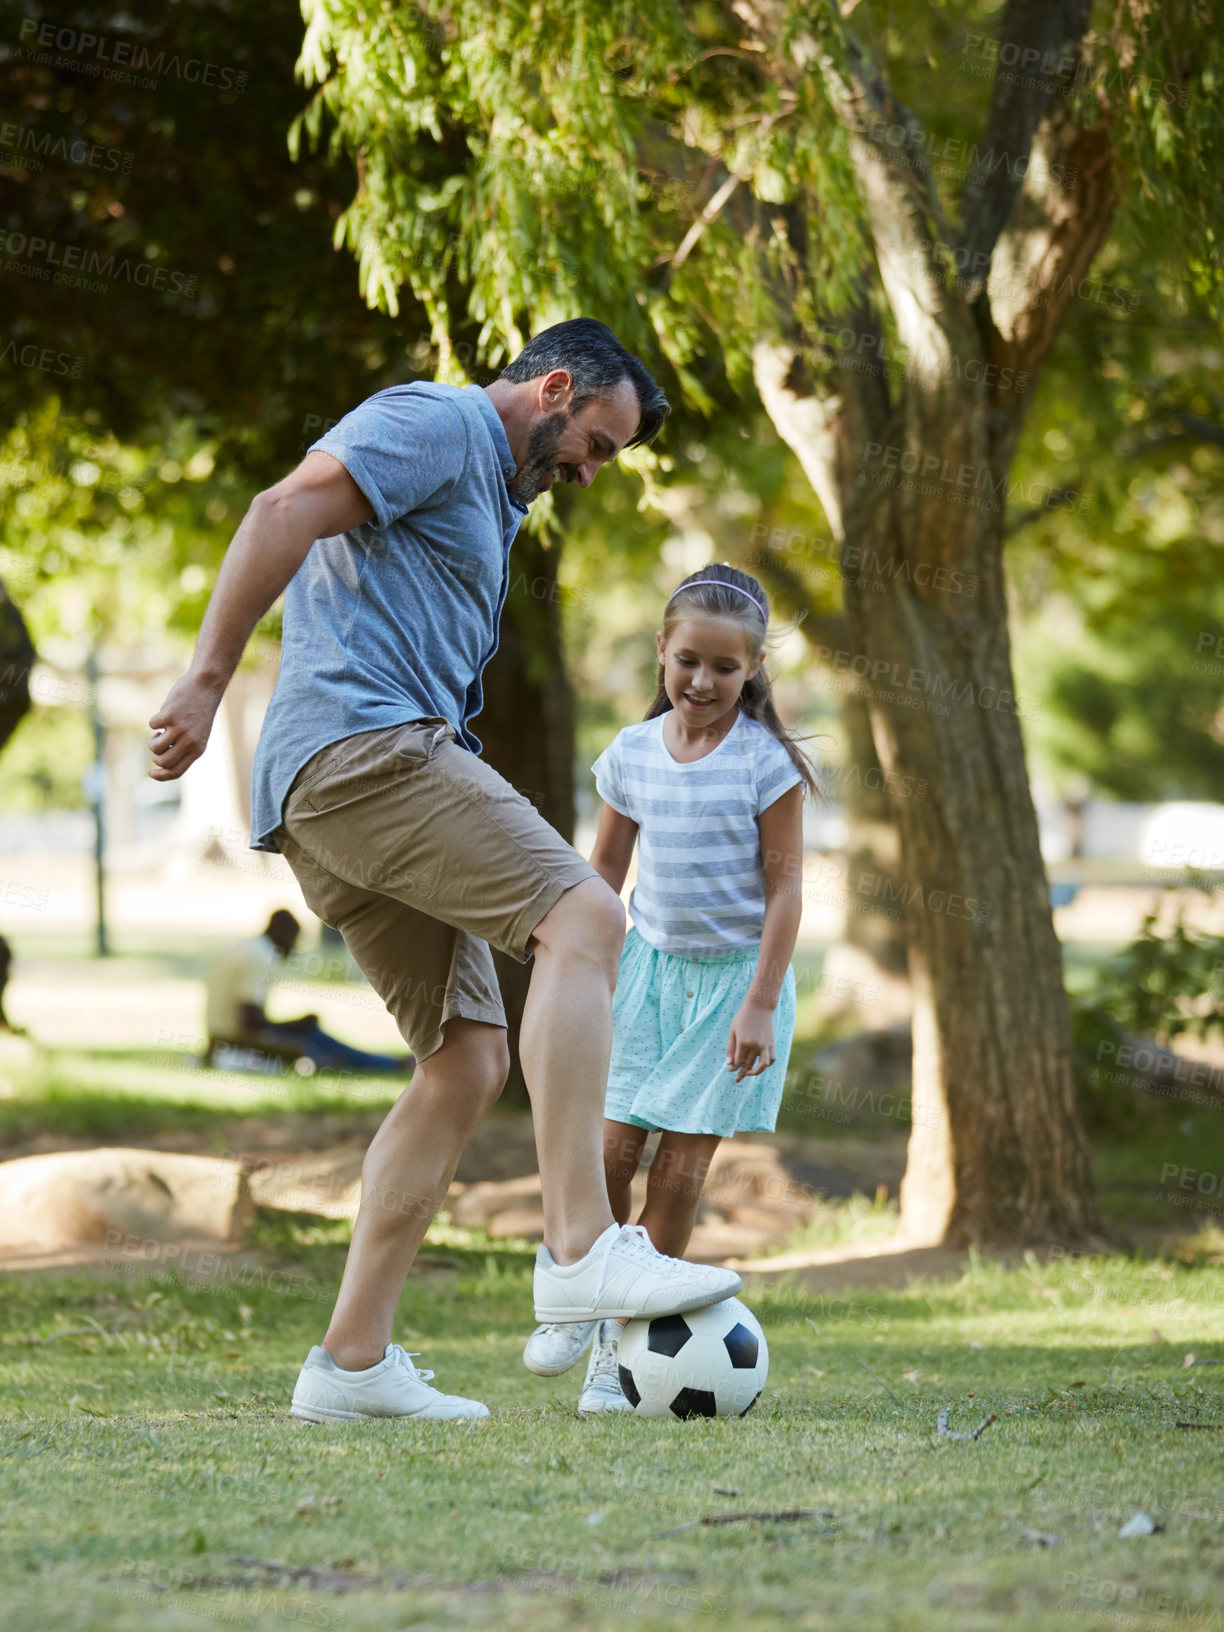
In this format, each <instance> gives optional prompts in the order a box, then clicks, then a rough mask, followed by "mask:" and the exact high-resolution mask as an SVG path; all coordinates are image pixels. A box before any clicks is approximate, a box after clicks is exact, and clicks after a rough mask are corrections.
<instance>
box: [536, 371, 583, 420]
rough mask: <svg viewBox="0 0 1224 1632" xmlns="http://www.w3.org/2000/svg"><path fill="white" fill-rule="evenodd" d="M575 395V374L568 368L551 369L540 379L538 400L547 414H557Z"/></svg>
mask: <svg viewBox="0 0 1224 1632" xmlns="http://www.w3.org/2000/svg"><path fill="white" fill-rule="evenodd" d="M573 395H574V376H573V375H572V374H571V373H570V371H569V369H568V368H554V369H550V370H549V372H548V373H547V374H545V375H544V376H543V377H542V378H541V380H540V388H539V392H538V400H539V404H540V409H541V411H542V412H543V413H546V414H555V413H557V411H558V410H559V409H562V408H564V407H565V405H566V403H567V402H569V400H570V398H571V397H572V396H573Z"/></svg>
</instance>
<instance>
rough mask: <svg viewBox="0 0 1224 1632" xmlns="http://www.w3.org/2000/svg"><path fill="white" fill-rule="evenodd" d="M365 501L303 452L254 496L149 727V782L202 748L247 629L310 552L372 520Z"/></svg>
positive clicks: (182, 765)
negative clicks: (186, 660) (181, 669)
mask: <svg viewBox="0 0 1224 1632" xmlns="http://www.w3.org/2000/svg"><path fill="white" fill-rule="evenodd" d="M373 515H374V512H373V510H372V509H371V507H370V501H369V500H368V499H367V498H366V496H365V494H364V493H363V492H362V491H361V489H360V488H359V487H358V486H357V483H356V482H355V481H354V480H353V478H352V477H351V476H350V475H349V473H348V471H347V470H346V469H345V468H344V466H343V465H342V464H341V463H340V461H339V460H338V459H333V458H332V456H331V454H330V453H308V454H307V455H306V457H305V459H303V460H302V462H301V464H300V465H299V466H298V467H297V469H296V470H294V471H291V472H290V473H289V475H288V476H286V477H285V479H284V480H283V481H280V482H277V484H276V486H275V487H270V488H268V490H267V492H265V493H257V494H256V495H255V497H254V498H253V499H252V500H251V507H250V509H249V510H248V511H247V513H246V515H245V516H244V517H243V519H242V524H241V526H240V527H239V528H238V531H237V532H236V533H235V534H234V537H233V540H232V542H231V543H230V547H229V549H228V550H227V551H226V552H225V560H224V561H223V562H222V563H221V571H220V572H219V573H218V574H217V582H216V584H215V585H214V586H213V592H212V595H211V596H210V597H209V602H208V610H207V612H205V614H204V621H203V622H202V623H201V624H200V634H199V638H198V639H197V641H196V649H195V656H194V657H193V659H192V663H191V669H190V672H189V673H187V674H186V675H184V676H183V678H182V679H181V680H180V681H179V682H178V684H177V685H176V686H174V687H173V688H172V689H171V692H170V695H169V696H168V697H167V698H166V700H165V702H164V703H163V704H162V707H161V711H160V713H157V714H154V716H153V718H152V719H151V720H150V721H149V724H150V725H151V726H152V727H153V729H154V731H156V732H157V735H156V736H155V737H154V738H153V740H152V741H151V742H150V744H149V747H150V749H151V750H152V753H153V759H154V761H155V768H154V769H153V770H151V771H150V772H149V775H150V776H151V777H152V778H153V780H154V781H155V782H173V781H174V780H175V779H176V778H177V777H180V776H182V774H183V772H184V771H185V770H187V769H188V767H189V766H191V765H194V764H195V762H196V760H197V759H199V757H200V755H201V754H202V753H203V752H204V749H205V748H206V747H207V746H208V735H209V732H210V731H211V730H212V722H213V716H214V715H215V714H216V712H217V705H218V704H219V703H220V701H221V696H222V693H223V692H224V690H225V688H226V686H227V685H228V684H229V679H230V676H231V675H232V674H233V672H234V670H235V669H236V668H237V667H238V662H239V659H240V658H241V656H242V654H243V651H244V650H245V648H246V643H247V641H248V640H249V639H250V636H251V631H252V629H254V627H255V625H256V624H257V623H258V622H259V620H260V618H262V617H263V615H264V613H265V612H266V611H267V610H268V608H269V607H270V606H271V605H272V602H273V601H274V600H275V599H276V597H277V596H278V595H279V594H280V593H281V591H282V590H283V589H284V587H285V585H286V584H287V583H288V582H289V580H290V579H291V578H292V577H293V575H294V573H295V572H296V571H297V570H298V568H299V567H300V566H301V564H302V562H303V561H304V560H305V559H306V557H307V555H308V554H309V553H310V547H311V545H312V544H313V543H314V541H315V539H316V538H331V537H332V536H333V535H334V534H336V533H346V532H348V531H349V530H350V529H351V528H353V527H358V526H360V525H361V524H362V523H363V522H367V521H370V520H372V519H373Z"/></svg>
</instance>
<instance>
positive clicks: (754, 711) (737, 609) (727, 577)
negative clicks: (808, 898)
mask: <svg viewBox="0 0 1224 1632" xmlns="http://www.w3.org/2000/svg"><path fill="white" fill-rule="evenodd" d="M728 585H731V586H733V587H731V588H728V587H727V586H728ZM737 591H744V592H746V595H751V596H752V597H753V600H755V601H757V602H759V603H760V605H761V606H763V607H764V608H765V614H766V615H765V616H762V615H761V613H760V612H759V611H758V610H757V608H756V607H755V606H754V605H753V604H752V601H750V600H748V599H746V595H745V594H741V593H737ZM694 612H704V613H705V614H706V615H707V616H708V617H715V618H734V619H735V621H736V623H738V624H740V625H742V627H743V630H744V633H745V635H746V636H747V637H748V640H749V642H750V643H751V646H750V649H751V650H752V651H753V652H754V653H756V652H762V651H764V649H765V630H766V625H767V617H768V613H769V597H768V596H767V595H766V593H765V591H764V590H763V589H762V588H761V586H760V584H759V583H757V581H756V579H755V578H753V577H752V576H751V574H750V573H747V572H741V571H740V570H739V568H738V567H732V566H729V565H728V564H727V562H725V561H721V562H715V563H714V564H712V565H711V566H708V567H702V568H701V569H700V570H699V571H697V572H694V573H690V574H689V576H688V577H687V578H686V579H685V580H684V582H683V583H682V584H681V585H680V587H679V588H678V589H677V590H676V592H675V594H674V595H673V596H672V598H671V600H670V601H669V602H668V603H667V607H666V608H665V610H664V613H663V640H664V643H666V642H667V641H669V640H670V639H671V637H672V633H673V631H674V630H675V627H676V625H677V624H678V623H679V622H680V620H681V619H682V618H686V617H691V616H692V615H693V613H694ZM658 687H659V689H658V691H657V692H656V693H655V699H654V702H653V703H651V705H650V707H649V708H648V709H647V710H646V713H645V715H644V718H645V719H648V720H653V719H655V718H657V716H658V715H660V714H667V713H668V712H670V710H671V706H672V703H671V698H670V697H669V696H668V695H667V689H666V687H665V686H664V684H663V664H662V663H660V664H659V674H658ZM739 706H740V708H741V709H742V710H743V712H744V713H745V714H746V715H747V716H748V718H749V719H750V720H755V721H756V722H757V724H758V725H763V726H764V727H765V729H766V731H768V732H769V734H770V736H771V737H776V738H777V739H778V741H779V742H780V743H781V744H782V746H783V748H785V749H786V752H787V753H788V754H789V756H790V758H791V761H792V763H793V764H794V767H795V769H796V770H797V771H798V772H799V774H800V776H801V777H802V778H803V785H804V787H805V788H806V790H807V791H808V793H809V794H810V795H811V796H812V798H813V799H815V800H816V802H817V803H818V804H823V803H824V802H825V796H824V793H823V791H822V789H821V786H820V780H819V777H818V774H817V771H816V768H815V766H814V765H813V764H812V762H811V760H810V759H809V758H808V756H807V755H806V754H805V753H804V752H803V750H802V749H801V748H800V746H799V744H800V742H801V741H802V740H803V739H802V738H800V737H798V736H797V735H796V734H795V733H794V732H792V731H789V730H787V728H786V726H784V725H783V724H782V721H781V720H780V719H779V718H778V711H777V709H776V708H775V707H774V700H773V692H772V691H771V689H770V684H769V675H768V674H767V673H766V670H765V665H764V663H762V664H761V666H760V668H759V669H758V670H757V672H756V673H755V674H754V675H753V677H752V679H751V680H746V681H745V682H744V689H743V691H741V692H740V697H739Z"/></svg>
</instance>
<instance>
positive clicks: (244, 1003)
mask: <svg viewBox="0 0 1224 1632" xmlns="http://www.w3.org/2000/svg"><path fill="white" fill-rule="evenodd" d="M300 933H301V925H300V924H299V923H298V921H297V919H296V918H295V917H294V916H293V914H292V913H291V912H287V911H286V910H285V909H284V908H283V907H280V908H278V909H277V911H275V912H274V913H273V914H272V916H271V917H270V918H269V919H268V922H267V924H266V925H265V927H264V929H263V931H262V933H261V934H259V935H251V936H248V937H247V938H246V939H245V940H241V941H236V942H235V943H234V945H233V946H230V947H227V948H226V949H225V951H224V952H222V953H221V954H220V956H219V957H217V958H216V959H215V960H214V962H213V964H212V966H211V968H210V969H209V971H208V976H207V981H206V986H207V993H208V1006H207V1033H208V1050H207V1053H206V1055H205V1059H204V1063H205V1064H206V1065H213V1064H215V1063H216V1058H217V1053H218V1050H220V1049H223V1048H237V1049H243V1050H248V1049H249V1050H253V1051H254V1052H255V1053H257V1054H261V1055H264V1056H266V1057H267V1058H270V1059H274V1060H286V1061H291V1062H293V1063H294V1064H298V1062H300V1061H302V1060H309V1061H311V1062H312V1063H313V1064H314V1065H315V1066H316V1067H317V1068H318V1069H319V1070H322V1071H354V1072H361V1073H375V1072H397V1073H402V1072H404V1071H406V1070H409V1069H410V1068H411V1067H412V1064H413V1058H412V1055H411V1054H406V1055H405V1054H400V1055H394V1054H371V1053H368V1052H367V1051H366V1050H365V1049H361V1048H352V1047H350V1046H349V1044H348V1043H342V1042H341V1041H340V1040H339V1039H338V1038H336V1037H331V1036H329V1035H328V1034H327V1032H325V1031H323V1030H321V1029H320V1026H319V1017H318V1015H317V1014H302V1015H299V1016H298V1017H297V1019H296V1020H269V1019H268V1016H267V1014H266V1013H265V1012H264V1006H265V1004H266V1003H267V1001H268V993H269V991H270V990H271V987H272V982H273V980H274V979H275V978H276V973H277V966H278V965H279V964H280V963H282V962H283V961H284V959H285V958H287V957H288V956H289V954H290V952H292V951H293V948H294V947H295V946H296V945H297V939H298V936H299V935H300Z"/></svg>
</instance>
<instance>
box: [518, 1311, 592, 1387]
mask: <svg viewBox="0 0 1224 1632" xmlns="http://www.w3.org/2000/svg"><path fill="white" fill-rule="evenodd" d="M594 1331H595V1322H594V1321H593V1320H567V1321H566V1322H565V1323H564V1324H562V1323H561V1322H560V1321H551V1322H550V1323H549V1324H548V1325H547V1326H537V1327H536V1329H535V1331H534V1332H532V1334H531V1336H530V1337H529V1338H528V1339H527V1347H526V1348H525V1349H524V1350H523V1364H524V1365H525V1366H526V1367H527V1370H528V1371H534V1372H535V1374H536V1376H537V1377H559V1376H560V1375H561V1373H562V1372H563V1371H568V1370H569V1369H570V1367H571V1366H576V1365H577V1364H578V1362H579V1360H581V1359H582V1357H583V1355H584V1354H585V1353H586V1350H587V1345H588V1344H589V1343H590V1341H591V1338H592V1336H593V1334H594Z"/></svg>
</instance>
